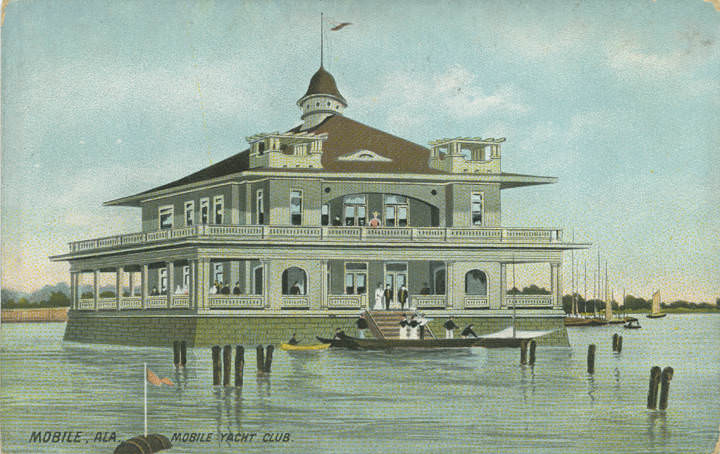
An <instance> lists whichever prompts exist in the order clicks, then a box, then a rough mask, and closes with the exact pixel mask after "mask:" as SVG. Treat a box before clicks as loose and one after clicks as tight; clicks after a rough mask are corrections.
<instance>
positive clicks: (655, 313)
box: [648, 290, 667, 318]
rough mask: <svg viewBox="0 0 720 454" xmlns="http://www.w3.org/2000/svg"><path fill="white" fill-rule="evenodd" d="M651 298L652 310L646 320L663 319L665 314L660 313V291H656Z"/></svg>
mask: <svg viewBox="0 0 720 454" xmlns="http://www.w3.org/2000/svg"><path fill="white" fill-rule="evenodd" d="M652 298H653V299H652V310H651V312H650V313H649V314H648V318H662V317H665V316H666V315H667V314H666V313H665V312H660V290H657V291H656V292H655V293H653V296H652Z"/></svg>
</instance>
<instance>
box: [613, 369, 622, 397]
mask: <svg viewBox="0 0 720 454" xmlns="http://www.w3.org/2000/svg"><path fill="white" fill-rule="evenodd" d="M613 378H615V381H614V382H613V389H614V390H615V391H620V369H619V368H617V367H615V369H613Z"/></svg>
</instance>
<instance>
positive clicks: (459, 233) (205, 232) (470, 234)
mask: <svg viewBox="0 0 720 454" xmlns="http://www.w3.org/2000/svg"><path fill="white" fill-rule="evenodd" d="M289 238H292V239H293V240H295V241H324V242H327V241H383V242H407V241H413V242H461V243H468V242H470V243H473V242H477V243H540V244H542V243H553V242H558V241H561V240H562V230H559V229H528V228H501V227H487V228H484V227H477V228H475V227H397V228H396V227H379V228H373V227H334V226H332V227H304V226H273V225H196V226H192V227H183V228H177V229H168V230H158V231H155V232H147V233H130V234H126V235H116V236H112V237H105V238H97V239H92V240H83V241H74V242H71V243H70V244H69V248H70V252H71V253H76V252H83V251H90V250H95V249H105V248H117V247H120V246H130V245H143V244H152V243H157V242H162V241H169V240H178V239H218V240H238V241H239V240H241V241H263V240H287V239H289Z"/></svg>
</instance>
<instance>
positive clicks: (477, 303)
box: [465, 296, 490, 309]
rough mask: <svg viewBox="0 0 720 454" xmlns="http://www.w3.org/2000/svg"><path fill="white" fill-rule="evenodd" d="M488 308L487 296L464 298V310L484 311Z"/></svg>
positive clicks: (488, 300)
mask: <svg viewBox="0 0 720 454" xmlns="http://www.w3.org/2000/svg"><path fill="white" fill-rule="evenodd" d="M489 307H490V299H489V298H488V297H487V296H466V297H465V309H485V308H489Z"/></svg>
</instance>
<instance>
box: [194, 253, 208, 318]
mask: <svg viewBox="0 0 720 454" xmlns="http://www.w3.org/2000/svg"><path fill="white" fill-rule="evenodd" d="M196 262H197V267H196V270H197V273H196V274H195V305H196V306H197V309H198V310H199V311H200V310H205V309H209V307H210V304H209V303H210V300H209V296H210V293H209V289H208V285H209V283H208V279H209V277H210V259H207V258H199V259H197V261H196Z"/></svg>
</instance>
